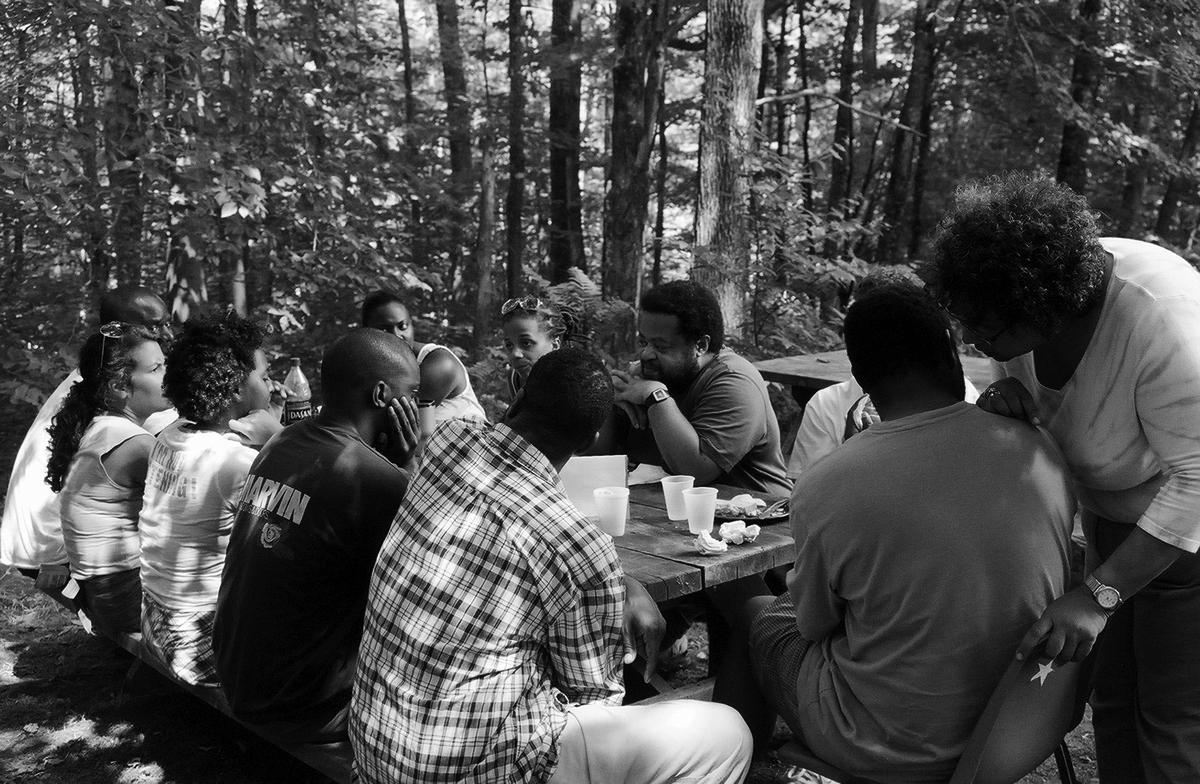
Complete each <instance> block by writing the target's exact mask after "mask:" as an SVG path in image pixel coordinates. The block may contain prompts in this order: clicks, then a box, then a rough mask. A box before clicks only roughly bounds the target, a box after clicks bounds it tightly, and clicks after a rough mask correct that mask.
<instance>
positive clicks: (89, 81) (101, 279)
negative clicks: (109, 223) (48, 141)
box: [17, 13, 111, 299]
mask: <svg viewBox="0 0 1200 784" xmlns="http://www.w3.org/2000/svg"><path fill="white" fill-rule="evenodd" d="M73 26H74V34H75V46H76V50H75V73H76V87H75V94H76V96H77V98H78V102H77V104H76V108H75V129H76V130H77V131H78V133H79V137H80V139H81V140H82V142H83V143H82V145H81V147H80V149H79V160H80V163H81V168H82V169H83V179H84V183H85V184H84V188H85V190H86V197H85V198H86V201H87V206H86V208H85V212H84V216H83V219H84V224H85V226H86V229H85V234H86V235H87V238H88V239H87V249H86V252H87V255H88V271H89V275H88V277H89V281H88V282H89V287H90V288H91V291H92V298H93V299H97V298H99V296H100V294H101V293H103V292H104V291H105V290H106V289H107V288H108V276H109V274H110V272H111V270H110V267H109V265H110V263H111V262H110V259H109V257H108V250H107V248H106V247H105V241H106V239H107V234H108V231H107V228H106V227H105V223H104V200H103V198H102V195H101V190H100V171H99V166H98V165H97V156H98V154H99V153H98V150H97V148H96V136H97V114H96V76H95V71H94V69H93V67H92V56H91V50H92V41H91V27H92V18H91V16H90V15H87V14H83V13H79V14H76V15H75V16H74V19H73ZM24 35H25V33H24V31H21V32H20V33H19V34H18V44H17V45H18V47H22V46H23V40H22V39H23V38H24Z"/></svg>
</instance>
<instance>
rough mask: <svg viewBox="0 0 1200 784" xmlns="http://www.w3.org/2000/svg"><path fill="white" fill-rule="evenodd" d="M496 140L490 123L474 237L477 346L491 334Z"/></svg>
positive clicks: (483, 139) (482, 146)
mask: <svg viewBox="0 0 1200 784" xmlns="http://www.w3.org/2000/svg"><path fill="white" fill-rule="evenodd" d="M494 144H495V142H494V140H493V138H492V130H491V128H490V126H489V127H488V128H486V129H485V130H484V132H483V134H482V135H481V136H480V138H479V155H480V162H479V164H480V165H479V223H478V233H477V234H476V238H475V263H474V265H473V266H474V267H475V276H476V288H475V292H474V293H475V302H474V305H475V307H474V311H473V313H472V316H473V318H472V320H471V321H472V330H471V334H472V337H473V338H474V343H475V348H476V349H481V348H483V347H484V346H485V345H486V344H487V341H488V339H489V338H490V337H491V329H490V326H491V323H492V313H493V311H494V310H495V305H494V299H493V296H494V295H493V293H492V288H493V286H492V260H493V259H494V258H495V256H496V167H495V162H496V161H495V156H494V154H493V152H492V148H493V146H494Z"/></svg>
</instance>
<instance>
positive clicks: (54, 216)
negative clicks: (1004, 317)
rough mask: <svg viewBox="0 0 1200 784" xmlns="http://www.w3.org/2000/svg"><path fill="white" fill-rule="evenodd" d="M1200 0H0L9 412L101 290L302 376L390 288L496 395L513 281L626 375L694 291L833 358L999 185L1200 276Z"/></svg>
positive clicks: (66, 360)
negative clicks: (152, 307)
mask: <svg viewBox="0 0 1200 784" xmlns="http://www.w3.org/2000/svg"><path fill="white" fill-rule="evenodd" d="M1198 5H1200V3H1197V2H1196V0H1082V2H1063V1H1062V0H994V1H990V2H989V1H980V2H966V1H965V0H952V1H947V0H842V1H841V2H837V1H834V0H708V2H707V3H705V2H697V1H696V0H533V1H532V2H531V1H530V0H508V2H503V1H502V0H471V1H470V2H455V0H386V1H385V0H223V1H222V2H218V0H154V1H153V2H131V1H127V0H6V2H4V3H3V5H2V6H0V286H2V291H3V294H2V296H0V405H3V406H4V407H5V408H6V409H7V410H4V411H2V412H0V414H3V417H2V419H3V421H4V422H6V423H11V424H13V425H14V427H13V430H14V431H17V435H19V432H20V431H21V430H23V427H19V425H20V423H24V422H28V421H29V419H31V418H32V415H33V413H34V411H35V407H36V406H37V405H39V404H40V403H41V401H42V400H43V399H44V395H45V394H46V393H48V391H49V390H51V389H52V388H53V387H54V386H55V385H56V384H57V383H58V381H59V380H61V379H62V377H63V376H64V375H65V374H66V372H67V371H68V370H69V369H70V367H72V366H73V357H74V351H75V350H76V348H77V346H78V345H79V344H80V343H81V342H82V340H83V338H84V336H85V335H86V330H87V329H89V328H91V326H92V325H93V324H94V315H93V314H92V310H93V308H94V303H95V301H96V298H97V295H98V293H99V292H101V291H103V290H104V289H106V288H108V287H110V286H112V285H116V284H130V283H140V284H142V285H146V286H149V287H151V288H153V289H156V290H160V291H162V292H163V294H164V298H165V299H166V300H167V301H168V302H169V304H170V305H171V307H172V310H173V311H174V313H175V315H176V317H177V319H178V320H181V321H182V320H185V319H186V318H187V317H189V316H190V315H192V314H195V313H197V312H203V311H210V310H214V309H218V310H219V309H224V308H227V307H232V308H235V309H236V310H238V311H240V312H242V313H248V314H255V315H257V316H259V317H261V318H263V319H266V320H269V321H270V322H271V324H272V325H273V326H274V328H275V331H276V333H277V338H276V340H275V341H274V344H273V349H274V352H275V354H274V356H275V358H276V359H277V360H279V359H280V358H281V357H286V356H289V355H296V356H300V357H302V358H303V360H304V365H305V367H306V368H308V369H310V371H315V370H316V368H317V365H318V360H319V356H320V351H321V349H322V347H323V346H325V345H327V344H328V343H329V342H330V341H331V340H332V339H333V338H334V337H335V336H336V335H338V334H339V333H340V332H342V331H343V330H344V329H346V328H347V327H348V326H351V325H353V324H355V323H356V322H357V318H358V306H359V304H360V303H361V300H362V298H363V296H364V295H365V294H366V293H368V292H370V291H372V290H374V289H378V288H391V289H395V290H396V291H398V292H400V293H402V294H403V296H404V297H405V298H406V299H407V300H408V302H409V303H410V310H411V311H412V312H413V314H414V316H416V321H417V334H418V338H419V339H421V340H438V341H440V342H444V343H448V344H450V345H452V346H454V347H456V349H458V350H460V351H461V352H462V354H463V355H464V357H465V358H466V359H467V361H468V363H469V364H470V365H471V367H472V372H473V375H474V376H475V378H476V384H477V385H478V387H479V388H480V391H481V392H482V393H483V394H484V396H485V397H487V399H488V402H489V405H490V406H492V407H493V410H498V408H497V407H498V406H500V405H501V403H500V401H497V400H495V399H494V398H495V396H496V395H497V394H498V393H499V390H500V388H501V384H500V378H501V368H502V365H503V359H502V358H501V356H500V354H499V352H498V351H497V346H498V343H499V339H498V332H497V324H496V322H497V316H498V309H499V304H500V302H502V301H503V300H504V299H505V298H507V297H510V296H514V295H518V294H523V293H529V292H534V293H539V294H541V295H543V296H553V297H559V298H570V299H573V300H576V301H577V302H582V303H583V305H584V306H585V308H586V310H587V312H588V315H589V316H590V319H591V322H592V326H593V328H594V329H595V332H596V346H597V347H598V348H599V349H600V350H602V351H603V352H605V353H606V354H608V355H609V356H610V357H611V358H613V359H620V358H622V357H623V356H624V355H625V354H626V353H627V352H628V351H629V350H630V349H631V347H632V338H633V329H634V327H633V324H634V322H633V310H632V305H633V303H635V302H636V301H637V298H638V296H639V293H640V292H641V291H642V290H644V289H645V288H647V287H649V286H652V285H654V284H656V283H658V282H660V281H662V280H666V279H672V278H676V277H684V276H689V275H690V276H693V277H695V278H696V279H698V280H700V281H702V282H704V283H706V284H708V285H710V286H712V287H713V288H715V289H716V290H717V291H718V292H719V294H720V301H721V303H722V308H723V310H724V314H725V317H726V320H727V323H728V324H729V330H730V333H731V335H732V337H733V340H732V342H733V344H734V345H735V346H736V347H738V348H739V349H740V350H741V351H743V352H744V353H746V354H747V355H749V356H751V357H755V358H758V357H766V356H781V355H786V354H795V353H802V352H807V351H813V350H821V349H825V348H829V347H832V346H834V345H836V344H837V342H838V340H839V338H838V331H839V325H840V315H841V308H842V306H843V305H844V301H845V298H846V296H847V295H848V293H849V291H850V289H851V288H852V286H853V284H854V281H855V280H857V279H858V278H859V277H861V276H862V275H863V274H864V273H865V272H867V271H868V270H869V268H870V267H871V266H872V265H875V264H912V263H915V262H919V260H920V259H921V257H922V253H923V252H924V250H925V247H926V245H927V243H928V240H929V236H930V234H931V231H932V229H933V227H934V226H935V225H936V222H937V219H938V215H939V213H940V212H941V211H942V210H943V209H944V207H945V206H946V204H947V203H948V201H949V200H950V199H951V197H952V194H953V190H954V187H955V186H956V184H958V183H961V182H963V181H965V180H968V179H972V178H978V177H982V176H986V175H988V174H993V173H998V172H1001V171H1005V170H1011V169H1022V170H1039V171H1043V172H1046V173H1048V174H1050V175H1051V176H1056V177H1057V178H1058V179H1059V180H1062V181H1064V182H1066V183H1068V184H1070V185H1071V186H1072V187H1073V188H1075V189H1076V190H1078V191H1079V192H1081V193H1083V194H1084V195H1086V196H1087V197H1088V198H1089V199H1090V200H1091V202H1092V204H1093V205H1094V206H1095V208H1096V209H1097V211H1098V212H1099V213H1100V215H1101V219H1102V223H1103V225H1104V229H1105V231H1106V232H1108V233H1113V234H1119V235H1125V236H1131V237H1138V238H1146V239H1152V240H1154V241H1156V242H1160V243H1162V244H1164V245H1166V246H1168V247H1171V248H1173V249H1175V250H1177V251H1179V252H1180V253H1182V254H1184V255H1185V256H1187V257H1189V258H1190V259H1192V260H1195V259H1196V258H1197V255H1198V253H1200V249H1198V247H1197V243H1198V241H1200V240H1198V235H1200V199H1198V198H1197V145H1198V142H1200V89H1198V85H1200V52H1198V51H1197V49H1198V47H1200V7H1198ZM276 367H277V369H278V370H281V369H282V365H277V366H276ZM309 375H310V376H315V375H316V374H315V372H310V374H309ZM6 429H7V428H6ZM6 440H9V439H7V438H6ZM14 446H15V444H14Z"/></svg>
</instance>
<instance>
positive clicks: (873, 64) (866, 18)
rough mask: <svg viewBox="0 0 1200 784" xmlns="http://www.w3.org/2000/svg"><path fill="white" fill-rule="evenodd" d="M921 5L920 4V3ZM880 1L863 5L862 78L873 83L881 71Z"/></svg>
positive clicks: (867, 1)
mask: <svg viewBox="0 0 1200 784" xmlns="http://www.w3.org/2000/svg"><path fill="white" fill-rule="evenodd" d="M918 4H919V2H918ZM878 34H879V0H863V4H862V78H863V80H864V81H868V82H869V81H871V80H873V79H874V78H875V77H876V74H877V73H878V71H879V65H878V60H877V58H876V56H875V55H876V49H877V48H878V46H879V44H878V39H879V35H878Z"/></svg>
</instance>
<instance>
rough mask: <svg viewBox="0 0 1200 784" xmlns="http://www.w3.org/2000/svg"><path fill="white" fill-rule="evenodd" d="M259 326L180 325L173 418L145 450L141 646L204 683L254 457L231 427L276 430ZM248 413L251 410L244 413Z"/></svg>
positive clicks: (168, 385)
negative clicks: (227, 559) (239, 508)
mask: <svg viewBox="0 0 1200 784" xmlns="http://www.w3.org/2000/svg"><path fill="white" fill-rule="evenodd" d="M262 344H263V330H262V328H261V327H259V325H257V324H255V323H254V322H251V321H248V320H246V319H244V318H241V317H240V316H237V315H236V314H233V313H229V314H227V315H225V316H223V317H214V316H209V317H201V318H198V319H193V320H192V321H189V322H187V323H186V324H184V325H183V332H182V334H181V335H180V336H179V337H178V338H177V339H176V341H175V343H174V344H173V345H172V346H171V350H170V353H169V354H168V355H167V370H166V376H165V379H164V382H163V389H164V391H165V392H166V395H167V398H168V399H169V400H170V401H171V402H172V403H174V404H175V408H176V409H177V410H178V411H179V415H180V417H181V419H180V420H179V421H177V422H176V423H175V424H173V425H171V426H170V427H168V428H167V429H166V430H164V431H163V432H162V433H161V434H159V436H158V440H157V443H155V445H154V449H153V451H152V452H151V454H150V467H149V470H148V472H147V475H146V492H145V498H144V500H143V503H142V514H141V518H140V520H139V528H140V530H141V538H142V548H141V566H142V589H143V597H142V635H143V638H144V642H145V644H146V648H147V649H148V650H149V651H150V652H151V653H153V654H154V655H156V656H157V657H158V658H159V659H161V660H162V662H163V663H164V664H165V665H166V666H167V667H168V668H169V669H170V670H171V672H172V673H174V675H175V677H177V678H179V679H180V680H182V681H185V682H187V683H191V684H212V683H215V681H216V670H215V663H214V659H213V651H212V623H213V616H214V614H215V611H216V605H217V590H218V588H219V587H220V582H221V570H222V568H223V567H224V564H225V547H226V545H227V544H228V542H229V534H230V531H231V530H232V528H233V518H234V511H235V506H236V504H237V499H238V496H239V495H240V494H241V492H242V488H243V486H244V485H245V483H246V475H247V473H248V472H249V470H250V464H251V463H252V462H253V461H254V458H255V456H256V455H257V454H258V453H257V452H256V451H255V450H254V449H252V448H251V447H250V446H247V445H246V444H245V443H243V440H242V437H241V436H240V435H239V434H238V433H235V432H234V430H233V429H232V428H231V427H230V422H231V421H233V420H238V419H240V420H241V422H242V428H241V429H243V430H245V428H246V427H247V426H248V427H250V428H251V429H252V430H255V431H257V434H258V436H259V437H258V438H252V439H251V441H252V442H254V443H261V441H262V440H265V438H263V437H264V436H269V435H270V434H273V433H274V432H278V431H279V430H280V429H281V425H280V424H279V421H278V419H276V418H275V417H273V416H271V415H270V414H269V413H267V412H266V410H265V409H266V408H267V407H268V405H269V404H270V397H271V392H270V380H269V378H268V377H267V358H266V355H265V354H264V353H263V350H262ZM251 412H254V413H253V415H251V416H247V415H250V414H251Z"/></svg>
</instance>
